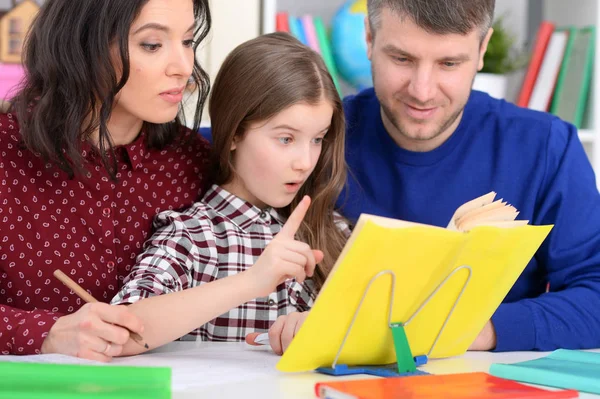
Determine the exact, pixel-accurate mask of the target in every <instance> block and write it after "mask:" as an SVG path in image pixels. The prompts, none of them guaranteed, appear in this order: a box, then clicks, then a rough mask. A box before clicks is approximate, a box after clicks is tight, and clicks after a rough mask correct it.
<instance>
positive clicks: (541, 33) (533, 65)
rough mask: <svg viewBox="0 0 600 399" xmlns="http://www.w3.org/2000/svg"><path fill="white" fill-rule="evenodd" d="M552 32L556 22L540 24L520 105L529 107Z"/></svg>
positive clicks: (520, 97)
mask: <svg viewBox="0 0 600 399" xmlns="http://www.w3.org/2000/svg"><path fill="white" fill-rule="evenodd" d="M552 32H554V24H553V23H552V22H549V21H543V22H542V23H541V24H540V27H539V29H538V32H537V35H536V38H535V44H534V47H533V51H532V52H531V60H530V61H529V67H528V68H527V73H526V74H525V78H524V79H523V86H522V87H521V91H520V93H519V98H518V99H517V105H518V106H520V107H527V105H528V104H529V98H530V97H531V92H532V91H533V86H534V85H535V81H536V79H537V75H538V72H539V71H540V67H541V65H542V61H543V60H544V53H545V52H546V48H547V47H548V42H549V41H550V36H552Z"/></svg>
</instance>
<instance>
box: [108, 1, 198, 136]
mask: <svg viewBox="0 0 600 399" xmlns="http://www.w3.org/2000/svg"><path fill="white" fill-rule="evenodd" d="M194 28H195V20H194V9H193V2H192V0H149V1H148V3H146V5H145V6H144V7H143V8H142V10H141V12H140V15H139V16H138V17H137V19H136V20H135V21H134V22H133V24H132V25H131V29H130V31H129V61H130V66H131V69H130V75H129V80H127V83H126V84H125V86H124V87H123V88H122V89H121V91H119V93H118V94H117V102H116V105H115V107H114V109H113V113H112V117H111V119H112V118H115V117H118V118H119V120H121V121H123V122H130V123H132V124H134V123H136V122H139V121H147V122H152V123H165V122H169V121H172V120H173V119H175V117H176V116H177V112H178V107H179V103H180V102H181V100H182V97H183V91H184V89H185V87H186V85H187V82H188V79H189V78H190V76H191V75H192V70H193V67H194V49H193V43H194Z"/></svg>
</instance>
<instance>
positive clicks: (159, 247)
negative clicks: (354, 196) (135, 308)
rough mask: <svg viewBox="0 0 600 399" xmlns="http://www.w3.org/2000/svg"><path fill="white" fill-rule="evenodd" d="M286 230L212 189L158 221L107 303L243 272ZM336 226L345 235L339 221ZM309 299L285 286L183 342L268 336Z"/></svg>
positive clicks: (269, 214) (277, 219)
mask: <svg viewBox="0 0 600 399" xmlns="http://www.w3.org/2000/svg"><path fill="white" fill-rule="evenodd" d="M284 223H285V220H284V219H283V218H282V217H281V216H280V215H279V214H278V213H277V211H276V210H275V209H272V208H271V209H268V210H264V211H263V210H261V209H259V208H257V207H255V206H253V205H252V204H250V203H248V202H246V201H244V200H242V199H241V198H239V197H236V196H235V195H233V194H231V193H229V192H227V191H226V190H224V189H223V188H221V187H219V186H217V185H213V186H212V187H211V188H210V190H208V191H207V192H206V194H205V195H204V198H203V199H202V201H200V202H197V203H195V204H194V205H193V206H192V207H191V208H190V209H188V210H186V211H184V212H175V211H167V212H162V213H160V214H159V215H158V216H157V217H156V219H155V227H156V228H157V231H156V233H155V234H154V235H153V236H152V238H151V239H150V240H148V242H146V244H145V251H144V252H143V253H142V254H141V255H140V256H139V257H138V260H137V263H136V265H135V266H134V268H133V270H132V271H131V274H130V275H129V276H128V277H127V278H126V279H125V281H124V285H123V288H122V289H121V290H120V292H119V293H118V294H117V295H116V296H115V297H114V298H113V300H112V303H113V304H123V303H133V302H136V301H138V300H140V299H142V298H147V297H150V296H154V295H161V294H168V293H170V292H175V291H181V290H184V289H187V288H191V287H195V286H198V285H200V284H202V283H208V282H211V281H213V280H216V279H220V278H225V277H227V276H231V275H234V274H237V273H240V272H242V271H244V270H247V269H248V268H250V267H251V266H252V265H253V264H254V263H256V261H257V260H258V258H259V256H260V255H261V254H262V252H263V251H264V249H265V247H266V246H267V244H269V242H271V240H272V239H273V237H274V236H275V235H276V234H277V233H279V231H280V230H281V227H282V226H283V224H284ZM336 224H337V225H338V227H339V228H340V229H342V230H343V231H344V233H345V234H346V235H347V236H349V235H350V229H349V227H348V225H347V224H346V223H345V222H344V221H343V220H342V219H341V217H340V216H339V215H336ZM314 299H315V294H314V286H313V284H312V281H310V280H306V281H305V283H304V284H300V283H298V282H296V281H295V280H288V281H286V282H285V283H283V284H280V285H279V286H278V287H277V290H276V291H275V292H273V293H271V294H269V296H267V297H261V298H256V299H254V300H252V301H250V302H247V303H244V304H242V305H241V306H238V307H236V308H234V309H231V310H230V311H229V312H227V313H225V314H223V315H221V316H219V317H217V318H216V319H214V320H211V321H210V322H208V323H206V324H205V325H203V326H201V327H200V328H198V329H196V330H194V331H192V332H191V333H189V334H188V335H186V336H185V337H182V338H181V339H183V340H196V339H198V337H200V339H201V340H203V341H241V340H244V338H245V336H246V335H247V334H249V333H251V332H263V331H267V330H268V329H269V327H270V326H271V325H272V324H273V323H274V322H275V320H276V319H277V317H278V316H281V315H286V314H289V313H291V312H294V311H298V312H303V311H307V310H309V309H310V308H311V307H312V305H313V302H314Z"/></svg>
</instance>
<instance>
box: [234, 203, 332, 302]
mask: <svg viewBox="0 0 600 399" xmlns="http://www.w3.org/2000/svg"><path fill="white" fill-rule="evenodd" d="M309 205H310V197H308V196H306V197H304V198H303V199H302V201H300V203H299V204H298V206H297V207H296V209H294V211H293V212H292V214H291V215H290V217H289V218H288V220H287V222H286V223H285V225H284V226H283V227H282V229H281V231H280V232H279V234H277V235H276V236H275V238H274V239H273V241H271V242H270V243H269V245H267V247H266V248H265V251H264V252H263V253H262V255H261V256H260V257H259V258H258V260H257V261H256V263H255V264H254V265H253V266H252V267H251V268H250V269H248V271H247V272H246V273H248V274H249V275H250V276H251V278H252V281H253V282H254V284H256V288H257V296H266V295H269V294H270V293H272V292H273V291H274V290H275V288H276V287H277V286H278V285H279V284H281V283H283V282H284V281H285V280H288V279H291V278H295V279H296V281H298V282H299V283H302V282H303V281H304V279H305V278H306V277H307V276H308V277H310V276H312V275H313V272H314V270H315V267H316V265H317V263H319V262H321V261H322V260H323V252H321V251H319V250H313V249H311V248H310V246H309V245H308V244H306V243H303V242H300V241H296V240H295V239H294V236H295V234H296V232H297V231H298V228H299V227H300V225H301V224H302V220H303V219H304V216H305V215H306V211H307V210H308V207H309Z"/></svg>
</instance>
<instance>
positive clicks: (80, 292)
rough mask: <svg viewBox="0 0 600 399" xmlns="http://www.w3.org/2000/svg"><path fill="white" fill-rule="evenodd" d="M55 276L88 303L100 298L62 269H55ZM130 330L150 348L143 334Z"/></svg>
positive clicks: (133, 335) (135, 337)
mask: <svg viewBox="0 0 600 399" xmlns="http://www.w3.org/2000/svg"><path fill="white" fill-rule="evenodd" d="M54 277H56V278H57V279H59V280H60V282H61V283H63V284H64V285H66V286H67V288H69V289H71V290H72V291H73V292H74V293H75V294H77V296H78V297H80V298H81V299H83V300H84V301H85V302H87V303H94V302H98V300H97V299H96V298H94V297H93V296H91V295H90V294H89V293H88V292H87V291H86V290H84V289H83V288H81V286H80V285H79V284H77V283H76V282H75V281H73V280H72V279H71V278H70V277H69V276H67V275H66V274H64V273H63V272H62V271H60V270H55V271H54ZM128 331H129V336H130V337H131V339H132V340H133V341H135V342H137V343H138V344H139V345H141V346H143V347H144V348H146V349H148V348H149V346H148V344H147V343H145V342H144V339H143V338H142V336H141V335H140V334H138V333H136V332H133V331H131V330H129V329H128Z"/></svg>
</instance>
